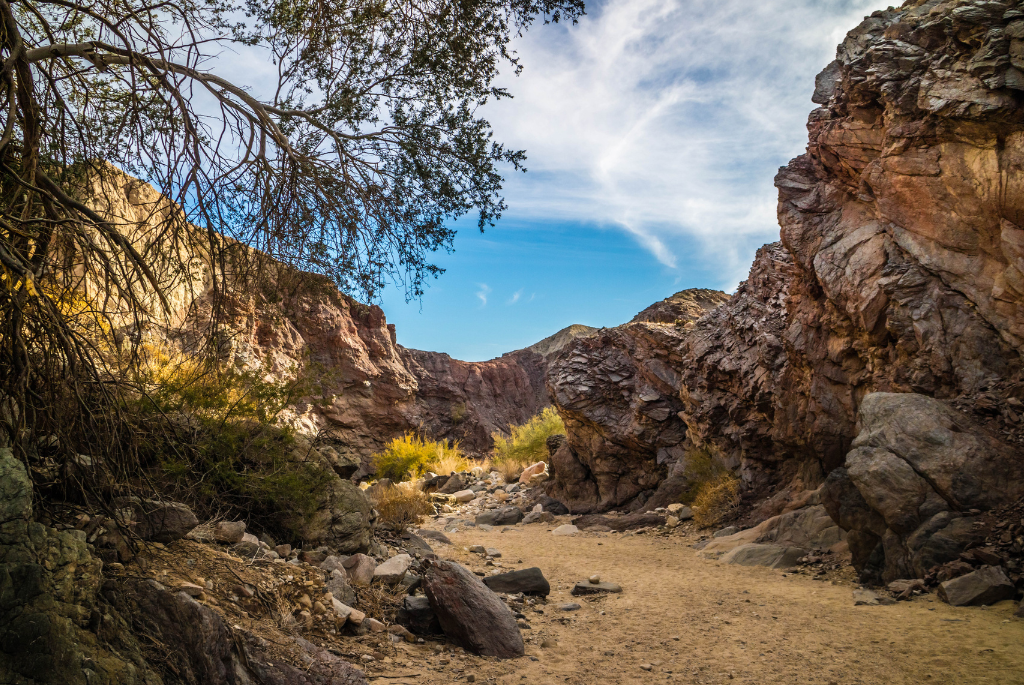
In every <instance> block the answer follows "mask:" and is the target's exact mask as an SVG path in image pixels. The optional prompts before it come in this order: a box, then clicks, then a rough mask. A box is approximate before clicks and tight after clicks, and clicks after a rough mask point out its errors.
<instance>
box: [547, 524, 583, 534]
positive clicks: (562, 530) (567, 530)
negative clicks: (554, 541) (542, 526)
mask: <svg viewBox="0 0 1024 685" xmlns="http://www.w3.org/2000/svg"><path fill="white" fill-rule="evenodd" d="M578 532H580V529H579V528H577V527H576V526H574V525H572V524H571V523H566V524H565V525H563V526H559V527H558V528H555V529H554V530H553V531H551V534H552V535H575V534H576V533H578Z"/></svg>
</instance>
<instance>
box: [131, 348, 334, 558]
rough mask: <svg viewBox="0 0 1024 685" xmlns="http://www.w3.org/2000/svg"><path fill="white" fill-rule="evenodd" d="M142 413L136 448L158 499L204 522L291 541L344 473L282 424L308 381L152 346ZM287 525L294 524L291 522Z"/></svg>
mask: <svg viewBox="0 0 1024 685" xmlns="http://www.w3.org/2000/svg"><path fill="white" fill-rule="evenodd" d="M148 352H149V358H148V360H147V361H148V364H147V365H145V367H144V369H145V371H144V373H143V375H142V377H141V378H140V379H139V380H140V386H141V387H143V388H145V390H146V392H145V393H143V394H141V395H140V397H139V399H138V400H137V403H136V406H135V415H136V422H137V423H138V426H139V428H140V430H139V435H140V436H141V438H140V442H141V444H140V447H139V451H140V453H141V455H142V456H143V458H144V461H145V462H146V463H149V464H150V465H151V466H152V467H153V470H152V476H153V478H154V479H155V480H157V481H159V482H160V485H161V488H160V490H161V492H163V493H165V494H167V495H168V496H170V497H173V498H175V499H179V500H182V501H185V502H187V503H189V504H190V505H191V506H192V507H193V508H194V509H196V513H197V514H198V515H199V516H200V517H201V518H210V517H213V516H216V515H228V516H232V517H235V516H237V517H242V518H245V519H246V520H247V521H249V523H250V524H251V525H252V526H253V527H254V528H255V529H263V530H267V531H268V532H273V533H274V534H275V536H276V537H277V536H280V537H285V538H288V539H294V535H295V527H296V525H301V523H302V522H303V521H309V520H311V519H312V518H313V517H314V516H315V515H316V514H317V513H318V511H319V510H320V508H321V507H322V503H323V501H324V498H325V496H326V493H327V491H328V488H329V485H330V484H331V483H332V482H333V481H334V480H336V478H337V476H336V475H335V474H334V473H333V471H331V470H330V468H325V466H324V463H323V460H322V459H321V458H320V457H319V455H318V453H316V452H315V445H314V444H313V443H311V442H310V441H309V440H308V439H306V438H304V437H301V436H296V435H295V433H294V432H293V431H292V430H291V429H290V428H287V427H284V426H280V425H278V423H277V418H278V416H279V414H280V412H281V410H282V409H283V408H284V407H285V406H288V405H289V404H290V403H292V402H294V401H295V400H296V399H297V398H298V397H300V396H302V395H304V394H306V393H307V392H308V388H307V387H305V384H304V383H303V381H302V380H301V379H299V380H298V381H295V382H291V383H277V382H274V381H268V380H267V379H266V373H265V370H264V369H262V368H261V369H258V370H254V371H241V370H237V369H224V368H221V367H219V366H217V365H215V364H204V363H201V362H196V361H194V360H191V359H188V358H184V357H181V356H179V355H171V354H166V353H164V352H162V351H160V350H154V349H150V350H149V351H148ZM286 522H287V523H286Z"/></svg>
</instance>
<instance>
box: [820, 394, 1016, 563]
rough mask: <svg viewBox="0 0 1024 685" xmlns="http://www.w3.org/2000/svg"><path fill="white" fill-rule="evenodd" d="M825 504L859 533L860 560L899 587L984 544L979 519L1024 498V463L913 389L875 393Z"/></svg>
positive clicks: (856, 550) (854, 537)
mask: <svg viewBox="0 0 1024 685" xmlns="http://www.w3.org/2000/svg"><path fill="white" fill-rule="evenodd" d="M859 423H860V426H861V432H860V434H859V435H858V436H857V438H856V439H855V440H854V441H853V449H852V450H851V451H850V453H849V454H848V455H847V456H846V463H845V466H844V467H842V468H839V469H836V470H835V471H833V472H832V473H831V474H829V477H828V479H827V480H826V483H825V496H824V497H823V501H824V503H825V506H826V507H827V508H828V510H829V514H830V515H831V516H832V518H833V519H835V520H836V521H838V522H839V525H840V526H842V527H843V528H844V529H846V530H849V531H850V550H851V551H852V552H853V563H854V566H855V567H857V568H858V569H859V570H860V571H861V572H862V574H864V575H866V576H870V577H877V578H881V579H882V580H884V581H885V582H887V583H888V582H890V581H893V580H896V579H898V578H922V577H924V575H925V574H927V573H928V571H929V570H930V569H931V568H932V567H933V566H937V565H939V564H943V563H946V562H948V561H953V560H955V559H957V558H958V557H959V555H960V553H961V552H963V551H965V550H966V549H967V548H968V547H970V546H973V545H974V543H977V542H978V541H979V540H978V536H979V533H980V530H979V528H978V527H977V526H976V525H975V522H976V521H977V518H976V517H972V516H970V515H969V514H968V513H967V512H969V511H971V510H974V511H975V512H980V511H982V510H989V509H993V508H995V507H997V506H1000V505H1002V504H1007V503H1010V502H1014V501H1016V500H1017V499H1018V498H1019V497H1022V496H1024V479H1021V477H1020V473H1021V465H1022V462H1024V459H1022V458H1021V455H1020V453H1019V451H1017V450H1015V449H1012V448H1010V447H1008V446H1006V445H1005V444H1003V443H1002V442H1000V441H999V440H997V439H996V438H995V437H993V436H990V435H988V434H987V431H985V430H984V429H983V428H981V427H980V426H978V425H976V424H975V423H974V422H973V421H971V420H970V419H969V418H968V417H966V416H964V415H963V414H962V413H960V412H957V411H955V410H952V409H950V408H949V407H947V406H946V405H945V404H944V403H942V402H941V401H939V400H936V399H933V398H930V397H925V396H923V395H916V394H912V393H905V394H891V393H873V394H871V395H868V396H867V397H865V398H864V400H863V402H861V406H860V414H859Z"/></svg>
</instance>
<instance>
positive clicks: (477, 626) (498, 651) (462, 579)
mask: <svg viewBox="0 0 1024 685" xmlns="http://www.w3.org/2000/svg"><path fill="white" fill-rule="evenodd" d="M423 590H424V592H425V593H426V595H427V598H428V599H429V600H430V607H431V608H432V609H433V610H434V613H435V614H436V615H437V619H438V621H439V622H440V624H441V628H442V630H444V634H445V635H446V636H447V637H448V638H449V639H451V640H452V641H454V642H456V643H457V644H459V645H460V646H462V647H463V648H465V649H468V650H469V651H471V652H473V653H475V654H481V655H483V656H496V657H498V658H500V659H511V658H514V657H517V656H523V654H524V652H525V646H524V645H523V636H522V634H521V633H520V632H519V626H517V625H516V619H515V617H514V616H513V615H512V613H511V612H510V611H509V610H508V607H506V606H505V603H504V602H502V601H501V600H500V599H499V598H498V596H497V595H496V594H494V593H493V592H492V591H491V590H490V589H489V588H488V587H487V586H486V585H484V584H483V583H482V582H481V581H480V579H479V578H477V577H476V576H475V575H473V574H472V573H471V572H470V571H469V570H467V569H465V568H463V567H462V566H460V565H459V564H456V563H453V562H450V561H433V562H431V563H430V565H429V566H428V568H427V571H426V573H425V574H424V575H423Z"/></svg>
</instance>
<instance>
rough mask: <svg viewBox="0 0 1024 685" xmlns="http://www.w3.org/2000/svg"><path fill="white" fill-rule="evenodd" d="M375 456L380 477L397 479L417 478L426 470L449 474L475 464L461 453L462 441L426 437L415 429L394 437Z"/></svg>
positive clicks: (394, 480)
mask: <svg viewBox="0 0 1024 685" xmlns="http://www.w3.org/2000/svg"><path fill="white" fill-rule="evenodd" d="M372 459H373V467H374V469H375V471H376V474H377V478H378V479H380V478H388V479H390V480H391V481H392V482H395V483H400V482H402V481H404V480H408V479H409V478H418V477H419V476H422V475H423V474H424V473H426V472H427V471H434V472H435V473H441V474H448V473H451V472H452V471H463V470H465V469H468V468H471V467H472V466H473V464H472V462H471V461H469V460H468V459H466V458H465V457H464V456H463V455H462V451H461V450H460V449H459V443H457V442H455V443H452V444H451V445H449V444H448V443H447V442H445V441H435V440H426V439H425V438H422V437H420V436H418V435H413V434H412V433H407V434H405V435H403V436H402V437H400V438H395V439H394V440H392V441H391V442H389V443H388V444H387V447H385V448H384V450H383V451H381V452H378V453H377V454H374V455H373V457H372ZM439 469H449V470H444V471H442V470H439Z"/></svg>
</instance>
